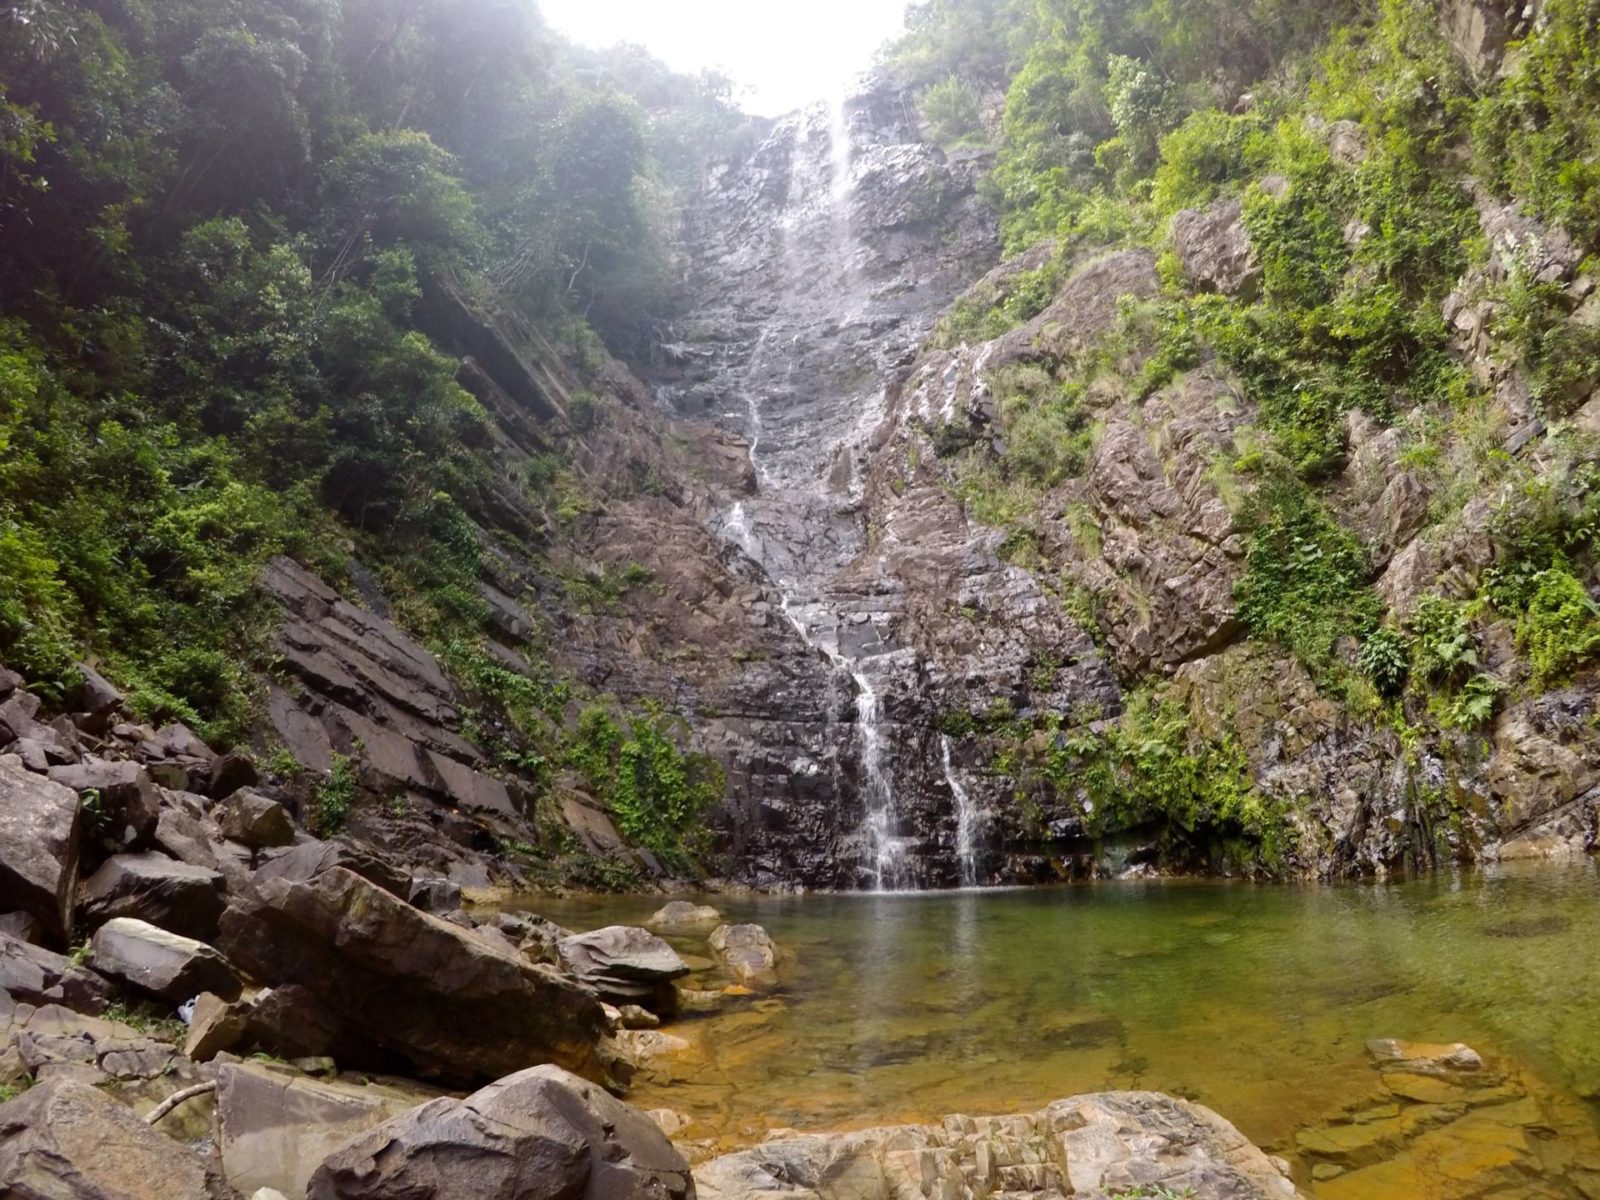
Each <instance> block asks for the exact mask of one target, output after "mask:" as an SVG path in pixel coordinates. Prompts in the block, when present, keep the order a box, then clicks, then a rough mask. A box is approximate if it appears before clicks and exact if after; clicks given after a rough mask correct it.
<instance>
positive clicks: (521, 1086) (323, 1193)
mask: <svg viewBox="0 0 1600 1200" xmlns="http://www.w3.org/2000/svg"><path fill="white" fill-rule="evenodd" d="M306 1194H307V1198H308V1200H393V1198H394V1197H398V1196H416V1197H424V1196H436V1197H441V1198H442V1197H446V1196H451V1197H454V1196H462V1197H468V1196H484V1197H488V1196H506V1197H512V1196H514V1197H518V1198H519V1200H569V1198H570V1200H579V1198H583V1200H689V1197H691V1196H692V1195H693V1194H694V1183H693V1181H692V1180H691V1179H690V1176H689V1166H688V1164H687V1163H686V1162H685V1161H684V1160H683V1156H682V1155H680V1154H679V1153H678V1152H677V1150H675V1149H674V1148H673V1146H672V1143H671V1142H669V1141H668V1140H667V1138H666V1135H665V1134H663V1133H662V1132H661V1130H660V1128H659V1127H658V1126H657V1125H656V1124H655V1123H654V1122H653V1121H651V1120H650V1118H649V1117H647V1116H645V1115H644V1114H643V1113H642V1112H639V1111H638V1110H637V1109H633V1108H629V1107H628V1106H627V1105H626V1104H623V1103H622V1102H621V1101H619V1100H617V1099H615V1098H614V1097H612V1096H610V1095H608V1094H607V1093H606V1092H605V1091H604V1090H603V1089H601V1088H599V1087H596V1086H595V1085H594V1084H592V1083H589V1082H588V1081H587V1080H583V1079H579V1078H578V1077H577V1076H575V1075H573V1074H571V1073H569V1072H567V1071H563V1070H561V1069H560V1068H558V1067H550V1066H544V1067H533V1068H531V1069H529V1070H526V1071H520V1072H518V1073H517V1074H515V1075H511V1076H509V1077H507V1078H505V1079H502V1080H500V1081H499V1082H497V1083H492V1084H490V1085H489V1086H488V1087H486V1088H483V1089H482V1090H481V1091H477V1092H474V1093H473V1094H472V1095H470V1096H468V1097H467V1098H466V1099H465V1100H452V1099H448V1098H445V1099H439V1100H434V1101H432V1102H430V1103H428V1104H425V1105H423V1106H422V1107H421V1108H416V1109H412V1110H411V1111H410V1112H408V1113H405V1114H404V1115H402V1116H399V1117H396V1118H395V1119H393V1120H391V1121H387V1122H385V1123H384V1124H382V1125H379V1126H378V1127H377V1128H375V1129H372V1130H370V1131H369V1132H367V1133H366V1134H364V1135H362V1136H361V1137H359V1138H357V1139H356V1140H355V1141H353V1142H351V1143H350V1144H349V1145H348V1146H346V1147H344V1148H343V1149H342V1150H339V1151H338V1152H337V1153H335V1154H333V1155H331V1156H330V1157H329V1158H328V1160H327V1161H326V1162H325V1163H323V1165H322V1166H321V1167H320V1168H319V1169H318V1170H317V1172H316V1174H315V1175H313V1176H312V1178H311V1184H310V1187H309V1188H308V1190H307V1193H306Z"/></svg>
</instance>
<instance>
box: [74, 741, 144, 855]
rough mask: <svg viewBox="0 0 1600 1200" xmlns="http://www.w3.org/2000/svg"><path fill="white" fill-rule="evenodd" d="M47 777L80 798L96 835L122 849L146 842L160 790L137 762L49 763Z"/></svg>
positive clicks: (94, 759) (88, 760) (90, 761)
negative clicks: (88, 813)
mask: <svg viewBox="0 0 1600 1200" xmlns="http://www.w3.org/2000/svg"><path fill="white" fill-rule="evenodd" d="M50 778H51V779H53V780H54V781H55V782H57V783H59V784H63V785H65V786H66V787H69V788H71V789H72V790H73V791H75V792H77V793H78V795H79V796H81V797H82V798H83V802H84V806H85V807H86V808H87V809H88V810H89V812H90V813H91V814H92V816H93V818H94V825H95V827H96V833H97V836H99V837H101V838H102V839H103V840H104V841H105V842H106V843H108V844H109V845H112V846H116V847H119V848H122V849H128V848H131V847H134V846H142V845H148V844H149V841H150V839H151V837H152V836H154V834H155V831H156V821H157V820H158V819H159V818H160V816H161V792H160V790H159V789H158V788H157V787H156V784H155V781H154V780H153V779H151V778H150V773H149V772H148V771H146V770H145V769H144V768H143V767H141V766H140V765H139V764H138V763H135V762H127V761H125V760H118V761H111V760H108V759H100V758H89V759H85V760H84V761H83V762H81V763H75V764H73V765H71V766H63V767H52V768H51V769H50Z"/></svg>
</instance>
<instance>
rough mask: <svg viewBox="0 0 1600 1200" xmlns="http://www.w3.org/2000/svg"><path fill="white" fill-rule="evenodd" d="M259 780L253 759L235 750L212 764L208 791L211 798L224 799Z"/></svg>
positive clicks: (253, 785)
mask: <svg viewBox="0 0 1600 1200" xmlns="http://www.w3.org/2000/svg"><path fill="white" fill-rule="evenodd" d="M259 782H261V776H260V774H259V773H257V771H256V764H255V760H254V759H252V758H251V757H250V756H249V755H248V754H241V753H240V752H239V751H237V750H235V751H230V752H229V753H227V754H224V755H223V756H222V757H221V758H219V759H217V761H216V762H215V763H213V764H212V766H211V779H210V789H209V791H210V795H211V798H212V799H214V800H225V799H227V798H228V797H229V796H231V795H233V793H235V792H237V791H238V790H239V789H240V788H247V787H255V785H256V784H257V783H259Z"/></svg>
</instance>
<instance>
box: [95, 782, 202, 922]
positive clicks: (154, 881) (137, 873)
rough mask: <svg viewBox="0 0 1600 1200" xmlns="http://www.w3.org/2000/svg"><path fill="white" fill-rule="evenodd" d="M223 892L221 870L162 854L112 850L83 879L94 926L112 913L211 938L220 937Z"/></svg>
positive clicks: (112, 914) (108, 917) (106, 919)
mask: <svg viewBox="0 0 1600 1200" xmlns="http://www.w3.org/2000/svg"><path fill="white" fill-rule="evenodd" d="M162 815H163V816H166V815H168V814H165V813H163V814H162ZM158 828H159V826H158ZM222 891H223V881H222V873H221V872H220V871H215V870H209V869H207V868H205V867H196V866H191V865H190V864H188V863H182V862H178V861H176V860H174V859H171V858H168V857H167V856H166V855H164V854H114V855H112V856H111V857H110V858H108V859H107V860H106V862H105V865H104V866H102V867H101V868H100V869H99V870H98V871H96V872H95V873H94V874H93V875H91V876H90V877H89V878H88V879H87V880H86V881H85V882H84V884H83V888H82V890H81V892H80V894H79V903H80V905H81V908H82V913H83V916H84V918H85V919H86V920H88V921H89V922H90V924H92V925H99V924H102V923H104V922H106V921H109V920H111V919H112V918H113V917H138V918H139V919H140V920H141V921H148V922H150V923H151V924H152V925H159V926H160V927H161V928H162V929H166V930H169V931H171V932H172V933H181V934H183V935H184V936H185V937H192V938H198V939H200V940H201V941H209V940H210V939H212V938H214V937H216V936H217V918H218V917H220V916H221V915H222V908H223V902H222Z"/></svg>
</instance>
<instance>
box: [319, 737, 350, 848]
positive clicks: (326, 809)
mask: <svg viewBox="0 0 1600 1200" xmlns="http://www.w3.org/2000/svg"><path fill="white" fill-rule="evenodd" d="M357 786H358V780H357V778H356V767H355V764H354V763H353V762H352V761H351V760H350V759H349V758H347V757H346V756H345V755H343V754H335V755H334V756H333V764H332V765H331V766H330V767H329V768H328V773H327V774H326V775H325V776H323V779H322V782H320V783H319V784H318V785H317V790H316V794H315V796H314V797H313V798H312V807H311V812H310V814H309V817H310V819H309V820H308V821H307V824H308V825H310V827H311V831H312V832H313V833H315V834H316V835H317V836H318V837H325V838H326V837H332V836H333V835H334V834H336V833H339V832H340V831H341V830H343V829H344V827H345V824H346V822H348V821H349V819H350V809H351V806H352V805H354V803H355V799H356V790H357Z"/></svg>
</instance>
